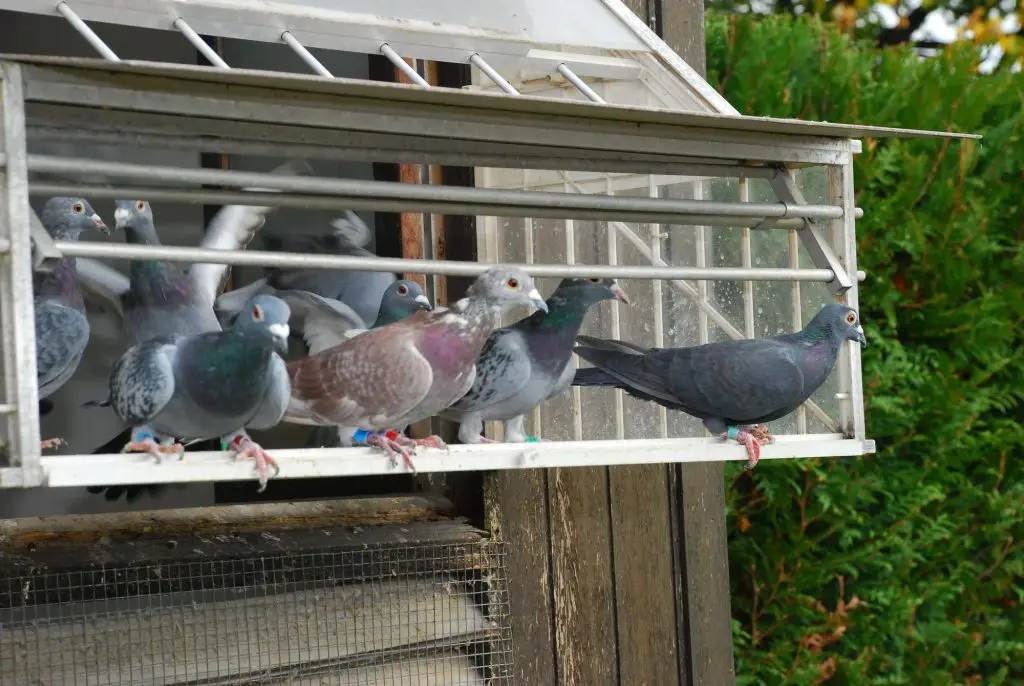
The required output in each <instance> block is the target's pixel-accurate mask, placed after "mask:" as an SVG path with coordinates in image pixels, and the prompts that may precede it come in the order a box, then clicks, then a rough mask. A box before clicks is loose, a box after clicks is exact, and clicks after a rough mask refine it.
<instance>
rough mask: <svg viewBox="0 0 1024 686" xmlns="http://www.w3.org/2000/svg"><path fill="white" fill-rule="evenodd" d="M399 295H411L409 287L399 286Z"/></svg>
mask: <svg viewBox="0 0 1024 686" xmlns="http://www.w3.org/2000/svg"><path fill="white" fill-rule="evenodd" d="M398 294H399V295H409V287H408V286H405V285H402V286H399V287H398Z"/></svg>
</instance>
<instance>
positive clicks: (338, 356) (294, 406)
mask: <svg viewBox="0 0 1024 686" xmlns="http://www.w3.org/2000/svg"><path fill="white" fill-rule="evenodd" d="M403 324H404V323H403V322H400V323H398V324H392V325H391V326H387V327H383V328H380V329H373V330H371V331H367V332H366V333H364V334H362V335H360V336H358V337H356V338H353V339H352V340H350V341H347V342H345V343H343V344H342V345H340V346H338V347H336V348H331V349H329V350H326V351H324V352H322V353H320V354H318V355H313V356H311V357H307V358H306V359H304V360H299V361H298V362H292V363H290V364H289V365H288V371H289V374H290V376H291V382H292V402H291V404H290V405H289V407H288V412H287V414H286V415H285V419H286V420H287V421H294V422H297V423H303V424H305V423H312V424H343V425H348V426H359V427H362V428H367V429H370V428H387V427H388V426H390V425H391V424H393V423H395V421H397V420H399V419H401V418H403V417H405V415H406V414H408V413H409V412H411V411H412V410H414V409H415V408H416V407H417V406H418V405H419V404H420V403H421V402H422V401H423V400H424V399H425V398H426V397H427V396H428V394H429V393H430V389H431V386H432V385H433V379H434V372H433V369H432V368H431V366H430V363H429V362H428V361H427V359H426V358H425V357H424V356H423V355H422V354H421V353H420V351H419V349H418V348H417V346H416V343H417V338H418V337H417V336H416V332H415V329H413V328H410V327H408V326H403Z"/></svg>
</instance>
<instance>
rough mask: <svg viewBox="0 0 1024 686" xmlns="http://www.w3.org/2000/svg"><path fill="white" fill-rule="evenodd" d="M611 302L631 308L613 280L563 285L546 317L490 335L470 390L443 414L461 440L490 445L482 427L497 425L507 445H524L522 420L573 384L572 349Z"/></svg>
mask: <svg viewBox="0 0 1024 686" xmlns="http://www.w3.org/2000/svg"><path fill="white" fill-rule="evenodd" d="M614 299H618V300H621V301H622V302H624V303H628V302H629V299H628V298H627V297H626V294H625V293H624V292H623V291H622V289H621V288H619V286H618V284H617V283H616V282H615V280H614V279H563V280H562V282H561V283H560V284H559V285H558V288H557V289H556V290H555V292H554V293H552V294H551V297H550V298H548V300H547V306H548V311H547V312H534V313H533V314H532V315H530V316H529V317H527V318H525V319H521V320H519V321H518V322H516V323H515V324H512V325H511V326H506V327H504V328H501V329H497V330H495V331H494V332H493V333H491V335H490V336H489V337H488V338H487V343H485V344H484V348H483V351H482V352H481V353H480V359H478V360H477V362H476V380H475V381H474V382H473V387H472V388H471V389H470V391H469V393H467V394H466V395H465V396H463V397H462V399H460V400H459V401H458V402H457V403H455V404H454V405H452V406H451V407H450V408H448V409H447V410H445V411H444V412H442V413H441V416H442V417H444V418H445V419H450V420H452V421H455V422H459V440H460V441H462V442H463V443H490V442H492V441H491V440H490V439H488V438H484V437H483V435H482V433H483V423H484V422H485V421H490V420H501V421H503V422H504V424H505V442H506V443H522V442H523V441H525V440H526V438H527V436H526V430H525V426H524V424H525V420H526V414H527V413H528V412H530V411H531V410H532V409H533V408H535V407H537V406H538V405H540V404H541V403H542V402H544V401H545V400H547V399H548V398H551V397H552V396H555V395H557V394H559V393H561V392H562V391H564V390H565V389H566V388H568V387H569V384H570V383H571V382H572V379H573V373H574V369H573V366H572V365H571V364H570V361H571V359H572V347H573V343H574V342H575V341H576V336H577V334H579V332H580V327H581V326H583V319H584V317H586V315H587V312H588V311H589V309H590V308H591V306H593V305H595V304H597V303H599V302H601V301H602V300H614Z"/></svg>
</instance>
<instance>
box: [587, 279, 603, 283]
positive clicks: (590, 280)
mask: <svg viewBox="0 0 1024 686" xmlns="http://www.w3.org/2000/svg"><path fill="white" fill-rule="evenodd" d="M587 281H589V282H590V283H601V281H602V279H587Z"/></svg>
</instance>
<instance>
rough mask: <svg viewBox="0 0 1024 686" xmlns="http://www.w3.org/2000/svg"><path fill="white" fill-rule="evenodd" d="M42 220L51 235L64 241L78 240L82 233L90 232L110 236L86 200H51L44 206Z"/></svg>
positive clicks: (108, 230)
mask: <svg viewBox="0 0 1024 686" xmlns="http://www.w3.org/2000/svg"><path fill="white" fill-rule="evenodd" d="M41 219H42V222H43V226H45V227H46V230H47V231H49V232H50V235H52V236H53V237H54V238H60V239H63V240H72V241H73V240H77V239H78V235H79V234H80V233H82V232H83V231H90V230H96V231H99V232H101V233H103V234H104V235H109V234H110V229H109V228H107V225H106V224H104V223H103V220H102V219H100V215H98V214H96V211H95V210H93V209H92V205H90V204H89V202H88V201H87V200H86V199H85V198H50V199H49V200H47V201H46V204H45V205H44V206H43V214H42V217H41Z"/></svg>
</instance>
